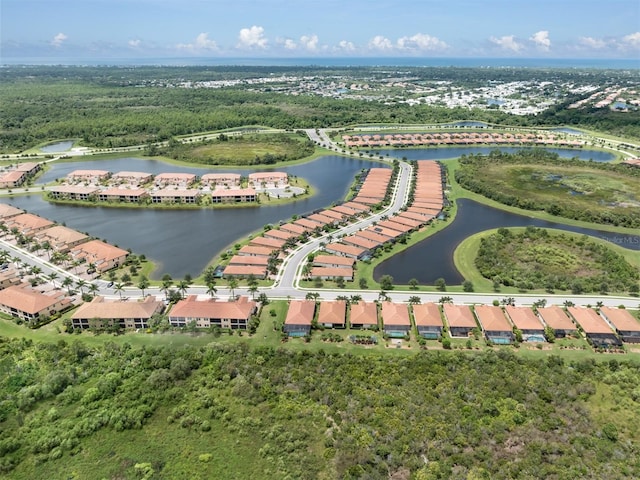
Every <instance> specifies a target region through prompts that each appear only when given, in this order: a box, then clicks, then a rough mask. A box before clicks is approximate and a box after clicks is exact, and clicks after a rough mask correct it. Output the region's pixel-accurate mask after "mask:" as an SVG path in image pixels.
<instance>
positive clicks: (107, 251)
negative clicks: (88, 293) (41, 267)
mask: <svg viewBox="0 0 640 480" xmlns="http://www.w3.org/2000/svg"><path fill="white" fill-rule="evenodd" d="M0 228H1V229H2V230H3V232H4V234H5V235H8V234H11V235H15V236H19V235H21V236H22V237H24V239H25V240H26V241H28V242H30V243H32V244H33V245H32V247H33V248H36V247H37V248H38V250H40V249H44V250H52V251H53V252H59V253H62V254H68V255H69V256H70V257H71V258H72V259H74V260H79V261H81V262H83V263H85V262H86V264H87V265H89V264H90V265H92V266H93V268H94V269H95V270H96V271H97V272H100V273H102V272H105V271H107V270H110V269H112V268H115V267H118V266H120V265H121V264H122V263H123V262H124V261H125V260H126V258H127V255H129V252H127V251H126V250H123V249H121V248H118V247H114V246H113V245H109V244H108V243H105V242H103V241H101V240H95V239H92V238H91V237H89V236H88V235H85V234H83V233H80V232H78V231H76V230H73V229H71V228H68V227H65V226H63V225H56V224H55V223H54V222H52V221H51V220H48V219H46V218H43V217H40V216H38V215H33V214H31V213H26V212H25V211H24V210H21V209H19V208H16V207H14V206H12V205H8V204H4V203H0Z"/></svg>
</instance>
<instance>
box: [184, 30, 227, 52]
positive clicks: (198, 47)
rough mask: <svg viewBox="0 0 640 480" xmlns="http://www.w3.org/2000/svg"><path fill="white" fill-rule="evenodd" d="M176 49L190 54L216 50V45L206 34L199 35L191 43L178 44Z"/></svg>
mask: <svg viewBox="0 0 640 480" xmlns="http://www.w3.org/2000/svg"><path fill="white" fill-rule="evenodd" d="M176 47H177V48H178V49H179V50H188V51H191V52H202V51H211V50H218V44H217V43H216V42H215V40H211V39H210V38H209V34H208V33H201V34H199V35H198V36H197V37H196V39H195V40H194V41H193V43H179V44H178V45H176Z"/></svg>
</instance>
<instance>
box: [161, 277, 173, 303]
mask: <svg viewBox="0 0 640 480" xmlns="http://www.w3.org/2000/svg"><path fill="white" fill-rule="evenodd" d="M171 285H173V280H171V279H170V278H169V279H166V280H162V285H160V291H161V292H164V296H165V298H166V299H169V290H170V289H171Z"/></svg>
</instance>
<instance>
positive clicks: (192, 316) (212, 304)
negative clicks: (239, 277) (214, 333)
mask: <svg viewBox="0 0 640 480" xmlns="http://www.w3.org/2000/svg"><path fill="white" fill-rule="evenodd" d="M256 311H257V306H256V302H254V301H253V300H249V299H248V298H247V297H239V298H238V300H236V301H234V302H221V301H218V300H216V299H212V298H209V299H206V300H198V298H197V295H190V296H189V297H187V298H186V299H184V300H180V301H179V302H178V303H176V304H175V306H174V307H173V308H172V309H171V311H170V312H169V323H170V324H171V326H174V327H187V326H189V325H190V324H191V323H192V322H195V325H196V327H198V328H209V327H212V326H217V327H220V328H230V329H232V330H246V329H247V328H248V327H249V322H250V320H251V316H252V315H253V314H255V313H256Z"/></svg>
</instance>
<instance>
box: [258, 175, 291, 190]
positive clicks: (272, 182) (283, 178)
mask: <svg viewBox="0 0 640 480" xmlns="http://www.w3.org/2000/svg"><path fill="white" fill-rule="evenodd" d="M249 185H252V186H253V187H254V188H262V187H272V186H276V187H283V186H286V185H289V176H288V175H287V174H286V173H284V172H254V173H250V174H249Z"/></svg>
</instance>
